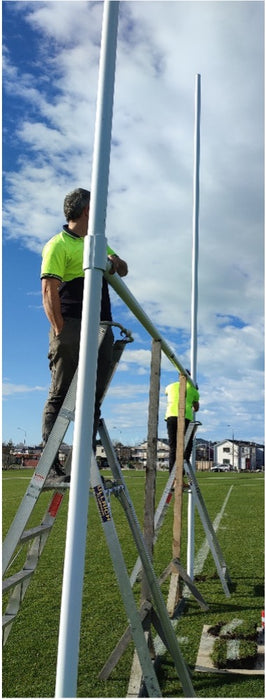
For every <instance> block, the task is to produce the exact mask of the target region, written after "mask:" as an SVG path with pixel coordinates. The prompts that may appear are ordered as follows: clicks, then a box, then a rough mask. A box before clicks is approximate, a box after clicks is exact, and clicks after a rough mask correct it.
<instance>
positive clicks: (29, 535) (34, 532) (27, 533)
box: [20, 523, 53, 542]
mask: <svg viewBox="0 0 266 700" xmlns="http://www.w3.org/2000/svg"><path fill="white" fill-rule="evenodd" d="M52 527H53V523H51V524H49V525H37V527H32V528H30V530H24V532H23V533H22V535H21V538H20V542H27V540H33V538H34V537H37V536H38V535H41V534H42V533H43V532H47V531H49V530H51V529H52Z"/></svg>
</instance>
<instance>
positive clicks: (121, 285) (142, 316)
mask: <svg viewBox="0 0 266 700" xmlns="http://www.w3.org/2000/svg"><path fill="white" fill-rule="evenodd" d="M104 276H105V278H106V280H107V282H108V284H110V286H111V287H113V289H114V290H115V291H116V293H117V294H118V296H120V298H121V299H122V300H123V301H124V302H125V304H126V305H127V306H128V308H129V309H130V311H132V313H133V314H134V316H136V318H137V319H138V321H139V322H140V323H141V325H142V326H143V327H144V328H145V329H146V331H148V333H149V334H150V336H151V337H152V338H153V339H154V340H159V341H160V343H161V349H162V352H164V354H165V355H166V357H168V359H169V360H170V362H172V364H173V365H174V366H175V368H176V369H177V370H178V371H179V372H181V374H183V375H185V377H186V378H187V381H188V382H189V384H191V385H192V386H195V383H194V382H193V379H192V378H191V376H190V375H189V374H188V373H187V371H186V370H185V368H184V367H183V365H182V364H181V362H180V360H179V359H178V358H177V357H176V355H175V354H174V352H173V350H172V349H171V348H170V345H168V343H167V342H166V340H164V338H163V337H162V335H161V333H159V331H158V330H157V328H156V326H154V324H153V323H152V321H151V320H150V318H149V317H148V316H147V314H146V313H145V311H143V309H142V307H141V306H140V304H139V303H138V301H137V299H136V298H135V297H134V295H133V294H132V293H131V292H130V290H129V289H128V287H127V285H126V284H125V282H124V281H123V280H122V279H121V277H119V275H118V274H117V273H115V274H114V275H110V274H109V273H108V271H107V270H106V271H105V272H104Z"/></svg>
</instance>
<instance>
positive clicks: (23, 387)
mask: <svg viewBox="0 0 266 700" xmlns="http://www.w3.org/2000/svg"><path fill="white" fill-rule="evenodd" d="M31 391H47V387H45V386H27V384H11V383H9V382H4V383H3V386H2V394H3V396H12V395H13V394H28V393H29V392H31Z"/></svg>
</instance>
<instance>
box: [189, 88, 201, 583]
mask: <svg viewBox="0 0 266 700" xmlns="http://www.w3.org/2000/svg"><path fill="white" fill-rule="evenodd" d="M200 108H201V76H200V75H199V74H197V75H196V80H195V126H194V177H193V238H192V289H191V376H192V379H193V381H194V383H196V381H197V332H198V329H197V316H198V256H199V194H200V187H199V170H200ZM195 461H196V460H195V446H194V447H193V451H192V467H193V469H194V471H195V468H196V467H195ZM194 521H195V499H194V496H193V492H190V493H189V494H188V542H187V572H188V575H189V576H190V578H191V579H192V580H193V574H194V540H195V537H194Z"/></svg>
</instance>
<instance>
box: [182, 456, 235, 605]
mask: <svg viewBox="0 0 266 700" xmlns="http://www.w3.org/2000/svg"><path fill="white" fill-rule="evenodd" d="M191 471H192V470H189V474H190V476H191ZM191 479H192V476H191ZM193 485H194V483H193ZM194 493H195V501H196V505H197V508H198V512H199V516H200V519H201V522H202V525H203V528H204V530H205V534H206V538H207V541H208V543H209V547H210V550H211V553H212V556H213V559H214V562H215V565H216V569H217V573H218V576H219V578H220V581H221V584H222V587H223V590H224V593H225V595H226V597H227V598H229V597H230V591H229V588H228V585H227V582H226V578H225V570H226V565H225V563H224V559H223V557H222V560H221V559H220V547H218V548H217V542H218V540H217V537H216V534H215V531H214V529H213V526H212V524H211V527H209V522H210V521H209V516H208V515H207V517H206V512H207V511H206V508H205V506H204V505H203V503H204V502H203V500H202V499H201V498H200V497H199V494H198V492H197V489H196V488H195V491H194ZM217 549H218V551H217ZM218 552H219V553H218Z"/></svg>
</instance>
